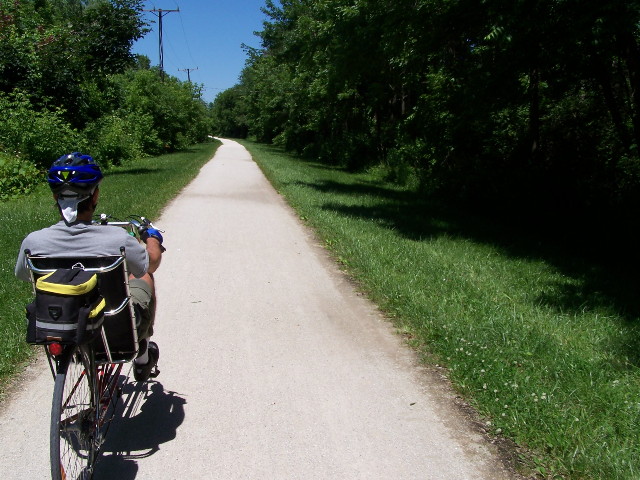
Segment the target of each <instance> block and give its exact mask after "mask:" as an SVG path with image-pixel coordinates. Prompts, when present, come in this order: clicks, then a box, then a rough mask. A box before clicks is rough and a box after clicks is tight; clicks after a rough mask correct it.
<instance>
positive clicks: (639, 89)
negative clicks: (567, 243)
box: [214, 0, 640, 211]
mask: <svg viewBox="0 0 640 480" xmlns="http://www.w3.org/2000/svg"><path fill="white" fill-rule="evenodd" d="M264 11H265V13H266V14H267V15H268V21H266V22H265V24H264V29H263V30H262V32H259V36H260V39H261V47H260V48H258V49H251V48H247V53H248V60H247V65H246V68H245V70H244V72H243V74H242V76H241V79H240V83H239V84H238V85H237V86H236V87H234V88H233V89H231V90H228V91H226V92H223V93H222V94H221V95H220V96H219V97H218V99H217V101H216V102H215V104H214V114H215V119H216V125H217V129H218V132H219V133H220V134H226V135H244V134H247V135H253V136H255V137H256V138H257V139H258V140H259V141H263V142H273V143H278V144H281V145H284V146H285V147H286V148H288V149H291V150H294V151H296V152H299V153H301V154H304V155H309V156H313V157H314V158H317V159H320V160H321V161H323V162H327V163H333V164H341V165H345V166H347V167H349V168H353V169H358V168H362V167H364V166H367V165H369V164H372V163H376V164H377V163H383V164H385V165H387V166H388V167H389V170H390V172H392V173H393V174H395V175H396V176H397V177H398V178H401V177H403V176H404V175H405V174H406V172H416V173H417V175H418V176H419V178H420V180H421V184H422V186H423V187H424V188H428V189H430V190H431V191H433V190H434V189H435V190H439V191H441V192H447V193H449V194H451V195H453V196H455V197H457V198H461V199H466V200H474V201H477V200H489V201H491V202H494V204H495V202H502V203H503V204H504V203H507V202H509V203H511V202H514V201H515V202H517V203H518V204H519V205H523V204H525V203H526V204H528V205H529V206H533V207H549V206H562V207H566V208H565V209H569V210H571V211H585V209H587V210H589V209H591V210H593V208H595V207H596V206H597V207H598V208H599V209H610V208H613V209H618V210H620V209H621V208H623V207H624V208H628V207H633V208H634V209H635V210H634V211H637V209H638V205H639V204H640V196H639V193H640V190H639V186H640V185H639V182H640V162H639V158H640V157H639V153H638V151H639V148H640V49H639V47H638V24H639V20H640V4H639V2H638V1H635V0H612V1H607V2H602V1H599V0H587V1H577V0H542V1H533V0H509V1H504V0H482V1H479V2H470V1H466V0H282V1H281V2H280V4H279V5H276V4H275V3H274V2H272V1H271V0H269V1H267V3H266V7H265V9H264Z"/></svg>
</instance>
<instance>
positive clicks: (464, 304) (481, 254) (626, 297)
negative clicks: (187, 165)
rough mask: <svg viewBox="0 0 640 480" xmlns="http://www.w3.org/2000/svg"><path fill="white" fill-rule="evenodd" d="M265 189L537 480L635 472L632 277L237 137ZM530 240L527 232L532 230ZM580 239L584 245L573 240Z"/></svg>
mask: <svg viewBox="0 0 640 480" xmlns="http://www.w3.org/2000/svg"><path fill="white" fill-rule="evenodd" d="M246 145H247V146H248V148H249V149H250V151H251V153H252V154H253V156H254V158H255V159H256V161H257V162H258V163H259V165H260V166H261V168H262V169H263V171H264V172H265V174H266V175H267V176H268V177H269V178H270V180H271V181H272V183H273V184H274V186H276V188H277V189H278V190H279V191H280V192H281V194H282V195H284V196H285V197H286V199H287V200H288V201H289V202H290V203H291V204H292V205H293V206H294V208H296V210H297V212H298V214H299V215H300V216H301V217H302V218H303V219H304V220H305V221H306V222H308V224H309V225H311V226H313V227H314V228H315V229H316V230H317V231H318V233H319V235H320V237H321V238H322V239H323V240H324V241H325V243H326V245H327V247H328V248H329V249H330V250H331V251H332V252H333V253H334V255H335V257H336V259H337V260H338V261H339V262H340V263H341V264H342V265H343V266H344V268H345V269H346V270H347V271H348V272H349V274H350V275H352V276H353V277H354V278H355V279H356V280H357V282H358V284H359V285H360V288H361V289H362V290H363V291H365V292H366V293H367V294H368V295H369V297H370V298H371V299H372V300H374V301H375V302H376V303H377V304H379V305H380V306H381V308H382V309H383V310H384V311H385V312H387V314H388V315H389V317H390V318H392V319H393V321H394V323H395V325H396V326H397V328H398V330H399V331H400V332H402V333H404V334H406V336H407V338H409V339H410V341H411V344H412V345H413V346H414V347H416V348H417V349H418V350H419V351H420V352H422V353H423V354H424V357H425V358H426V359H428V361H431V362H437V363H439V364H440V365H444V366H446V367H447V371H448V375H449V376H450V378H451V380H452V382H453V383H454V385H455V386H456V388H457V389H458V390H459V391H460V392H461V393H462V394H463V395H464V396H465V398H466V399H467V400H468V401H469V402H470V403H471V404H472V405H473V406H474V407H475V408H476V409H477V411H478V412H479V414H480V415H481V417H482V418H483V422H484V423H485V425H486V427H487V429H488V430H489V431H490V432H492V433H493V434H494V435H502V436H505V437H508V438H511V439H513V440H515V441H516V442H517V443H518V444H519V445H520V446H521V447H526V448H525V449H523V450H528V451H529V452H530V453H529V455H527V456H526V458H523V462H526V465H527V466H528V467H529V468H532V469H534V470H536V471H537V472H538V473H539V474H540V475H542V476H543V477H548V478H553V477H556V478H572V479H583V478H591V479H637V478H640V471H639V468H640V444H639V442H638V440H637V439H638V431H639V430H640V370H639V368H638V365H639V364H640V329H639V328H638V310H639V308H638V307H639V305H638V304H637V301H635V300H634V299H635V298H637V291H638V287H639V285H638V281H637V280H635V276H634V275H633V274H628V273H629V272H625V271H624V269H622V270H608V269H606V268H605V267H603V266H602V265H598V264H595V263H590V261H588V260H585V259H581V258H578V257H574V256H573V255H572V250H571V249H566V248H562V247H561V246H560V245H556V244H554V243H553V235H551V236H549V235H546V236H545V235H542V236H540V238H532V237H531V235H530V233H531V232H528V231H524V230H521V229H517V228H511V227H510V226H509V225H505V224H499V223H497V222H492V220H491V219H490V218H479V217H477V216H474V215H470V214H466V213H465V212H460V211H455V210H453V209H447V208H443V207H442V206H438V205H436V204H432V203H430V202H426V201H425V200H424V199H421V198H420V197H418V196H415V195H414V194H412V193H411V192H410V191H408V190H407V191H405V190H404V189H403V188H401V187H398V186H394V185H390V184H387V183H385V182H384V181H383V180H381V177H380V176H379V175H378V174H376V173H359V174H351V173H347V172H345V171H343V170H341V169H338V168H327V167H326V166H323V165H319V164H314V163H311V162H304V161H300V160H297V159H294V158H292V157H291V156H289V155H286V154H283V153H282V152H281V151H279V150H278V149H276V148H273V147H265V146H261V145H257V144H252V143H246ZM534 233H535V232H534ZM578 240H580V239H578Z"/></svg>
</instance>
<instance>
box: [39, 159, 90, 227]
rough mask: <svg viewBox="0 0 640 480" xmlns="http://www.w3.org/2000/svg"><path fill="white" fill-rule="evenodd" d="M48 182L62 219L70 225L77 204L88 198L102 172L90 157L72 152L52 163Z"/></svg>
mask: <svg viewBox="0 0 640 480" xmlns="http://www.w3.org/2000/svg"><path fill="white" fill-rule="evenodd" d="M48 181H49V187H50V188H51V191H52V192H53V193H55V194H57V196H58V204H59V205H60V209H61V211H62V215H63V216H64V219H65V220H66V221H67V222H68V223H72V222H75V221H76V219H77V217H78V204H79V203H80V202H81V201H83V200H85V199H87V198H89V197H90V196H91V195H92V194H93V192H94V191H95V189H96V187H97V186H98V185H99V184H100V182H101V181H102V172H101V171H100V167H99V166H98V164H96V162H95V161H94V160H93V158H92V157H91V156H89V155H83V154H82V153H80V152H73V153H69V154H68V155H63V156H61V157H60V158H59V159H57V160H56V161H55V162H53V165H51V168H50V169H49V173H48Z"/></svg>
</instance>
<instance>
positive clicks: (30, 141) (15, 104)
mask: <svg viewBox="0 0 640 480" xmlns="http://www.w3.org/2000/svg"><path fill="white" fill-rule="evenodd" d="M63 114H64V112H63V111H62V110H61V109H55V110H49V109H46V108H45V109H43V110H40V111H37V110H35V109H34V107H33V105H32V104H31V102H30V101H29V99H28V98H27V96H26V95H25V94H22V93H14V94H12V95H4V94H1V93H0V145H1V146H2V150H3V151H5V152H12V153H14V154H16V155H20V157H21V158H23V159H25V160H27V161H30V162H32V163H34V164H35V165H36V166H41V167H48V166H49V165H51V163H52V162H53V161H54V160H55V159H56V158H58V157H59V156H60V155H62V154H64V153H65V152H72V151H76V150H83V149H84V146H85V145H84V142H83V140H82V136H81V135H80V134H79V133H78V131H77V130H75V129H73V128H72V127H71V126H70V125H69V123H67V122H66V121H65V120H64V118H63Z"/></svg>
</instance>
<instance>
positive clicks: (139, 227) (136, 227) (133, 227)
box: [93, 213, 164, 240]
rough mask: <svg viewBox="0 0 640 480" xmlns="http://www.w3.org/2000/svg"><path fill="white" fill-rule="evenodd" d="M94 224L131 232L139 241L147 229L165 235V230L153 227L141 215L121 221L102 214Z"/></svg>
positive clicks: (149, 221) (131, 216) (130, 216)
mask: <svg viewBox="0 0 640 480" xmlns="http://www.w3.org/2000/svg"><path fill="white" fill-rule="evenodd" d="M93 224H94V225H113V226H116V227H122V228H124V229H125V230H127V232H129V235H131V236H133V237H136V238H137V239H138V240H140V234H141V233H142V232H143V231H144V230H145V229H147V228H155V229H156V230H158V231H159V232H161V233H164V230H160V229H159V228H157V227H156V226H154V225H153V223H152V222H151V220H149V219H148V218H146V217H143V216H141V215H129V216H128V217H127V218H126V220H119V219H117V218H114V217H112V216H111V215H107V214H106V213H101V214H100V218H99V219H95V220H93Z"/></svg>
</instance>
